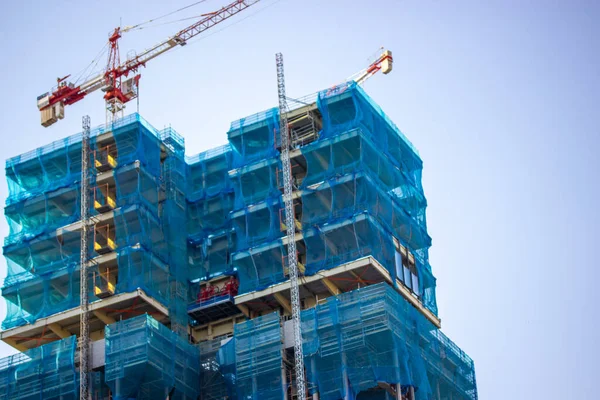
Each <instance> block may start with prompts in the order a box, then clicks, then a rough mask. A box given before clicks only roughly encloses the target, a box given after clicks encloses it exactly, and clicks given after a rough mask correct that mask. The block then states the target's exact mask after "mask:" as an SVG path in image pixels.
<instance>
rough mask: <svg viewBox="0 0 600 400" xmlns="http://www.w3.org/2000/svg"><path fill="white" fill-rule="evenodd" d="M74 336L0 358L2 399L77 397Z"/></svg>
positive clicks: (68, 399) (67, 399) (75, 342)
mask: <svg viewBox="0 0 600 400" xmlns="http://www.w3.org/2000/svg"><path fill="white" fill-rule="evenodd" d="M76 348H77V339H76V338H75V336H71V337H69V338H66V339H63V340H59V341H56V342H52V343H48V344H45V345H42V346H40V347H36V348H34V349H31V350H27V351H25V352H23V353H19V354H15V355H12V356H8V357H5V358H3V359H0V388H1V389H0V400H31V399H44V400H75V399H78V398H79V372H77V371H76V369H75V349H76Z"/></svg>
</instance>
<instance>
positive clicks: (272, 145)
mask: <svg viewBox="0 0 600 400" xmlns="http://www.w3.org/2000/svg"><path fill="white" fill-rule="evenodd" d="M278 131H279V109H277V108H271V109H270V110H267V111H263V112H260V113H257V114H254V115H251V116H249V117H246V118H242V119H240V120H237V121H234V122H232V123H231V127H230V129H229V132H227V139H228V140H229V145H230V146H231V149H232V150H233V166H234V167H239V166H242V165H247V164H248V163H250V162H252V161H256V160H262V159H268V158H272V157H273V156H275V155H276V154H278V151H277V148H276V137H277V132H278Z"/></svg>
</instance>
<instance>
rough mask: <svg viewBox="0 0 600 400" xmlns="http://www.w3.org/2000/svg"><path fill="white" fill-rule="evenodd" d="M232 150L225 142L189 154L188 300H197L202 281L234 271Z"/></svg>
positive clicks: (187, 215)
mask: <svg viewBox="0 0 600 400" xmlns="http://www.w3.org/2000/svg"><path fill="white" fill-rule="evenodd" d="M232 154H233V153H232V150H231V147H230V146H229V145H225V146H221V147H217V148H215V149H212V150H209V151H206V152H204V153H200V154H198V155H195V156H192V157H187V158H186V163H187V164H186V165H187V166H186V174H187V175H186V192H185V197H186V206H187V211H186V228H187V257H188V259H187V262H188V265H189V269H188V276H187V279H188V281H189V288H188V302H195V301H196V300H197V298H198V293H199V291H200V283H201V282H203V281H205V280H208V279H212V278H215V277H218V276H221V275H233V274H234V271H233V267H232V266H231V263H230V254H231V250H232V248H233V241H234V236H233V233H232V229H231V221H230V219H229V213H230V212H231V210H232V209H233V201H234V193H233V183H232V181H231V178H230V176H229V171H230V170H231V169H232V158H233V156H232Z"/></svg>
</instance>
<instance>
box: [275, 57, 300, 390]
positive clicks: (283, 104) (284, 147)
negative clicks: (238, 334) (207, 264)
mask: <svg viewBox="0 0 600 400" xmlns="http://www.w3.org/2000/svg"><path fill="white" fill-rule="evenodd" d="M275 61H276V64H277V94H278V96H279V134H280V137H281V163H282V165H283V202H284V204H285V226H286V235H287V259H288V268H289V271H290V283H291V287H290V294H291V296H290V297H291V303H292V323H293V328H294V360H295V370H296V396H297V398H298V399H299V400H305V399H306V384H305V381H304V355H303V354H302V328H301V325H300V289H299V287H298V254H297V252H296V225H295V223H294V200H293V198H292V194H293V193H292V192H293V187H292V167H291V160H290V147H291V145H292V143H290V136H289V132H288V120H287V112H288V105H287V99H286V95H285V76H284V73H283V55H282V54H281V53H277V54H276V55H275Z"/></svg>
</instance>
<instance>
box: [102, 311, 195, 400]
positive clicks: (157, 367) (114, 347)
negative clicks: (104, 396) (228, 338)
mask: <svg viewBox="0 0 600 400" xmlns="http://www.w3.org/2000/svg"><path fill="white" fill-rule="evenodd" d="M105 337H106V366H105V380H106V383H107V384H108V386H109V387H110V389H111V392H112V394H113V398H114V399H115V400H126V399H131V398H135V399H138V400H142V399H146V400H154V399H164V398H166V397H167V396H169V395H170V396H171V397H170V398H173V399H190V400H192V399H193V400H195V399H196V398H197V397H198V395H199V393H200V386H199V383H200V352H199V350H198V349H197V348H196V347H194V346H192V345H191V344H188V343H187V340H184V339H182V338H180V337H179V336H178V335H177V334H176V333H175V332H173V331H171V330H169V329H168V328H167V327H166V326H164V325H162V324H160V323H159V322H158V321H156V320H155V319H154V318H152V317H150V316H148V315H141V316H138V317H134V318H131V319H128V320H125V321H119V322H116V323H114V324H111V325H107V326H106V329H105Z"/></svg>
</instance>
